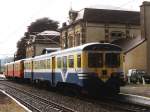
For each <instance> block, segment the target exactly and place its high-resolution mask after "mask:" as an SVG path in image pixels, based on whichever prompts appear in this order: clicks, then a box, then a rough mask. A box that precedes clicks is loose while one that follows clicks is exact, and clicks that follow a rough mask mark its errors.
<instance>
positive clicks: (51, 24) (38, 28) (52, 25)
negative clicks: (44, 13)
mask: <svg viewBox="0 0 150 112" xmlns="http://www.w3.org/2000/svg"><path fill="white" fill-rule="evenodd" d="M58 24H59V23H58V22H57V21H54V20H51V19H49V18H47V17H44V18H41V19H37V20H36V21H35V22H32V23H31V24H30V26H28V29H27V32H25V33H24V37H23V38H21V40H19V41H18V42H17V52H16V56H15V60H19V59H23V58H26V44H27V40H29V39H30V35H34V34H37V33H40V32H43V31H45V30H54V31H57V28H58Z"/></svg>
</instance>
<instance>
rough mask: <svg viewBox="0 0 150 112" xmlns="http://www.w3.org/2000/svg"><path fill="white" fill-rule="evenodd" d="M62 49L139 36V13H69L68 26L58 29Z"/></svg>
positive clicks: (89, 10) (94, 10) (118, 11)
mask: <svg viewBox="0 0 150 112" xmlns="http://www.w3.org/2000/svg"><path fill="white" fill-rule="evenodd" d="M60 33H61V36H60V45H61V48H62V49H65V48H70V47H74V46H79V45H82V44H84V43H90V42H110V43H111V42H113V41H115V40H118V39H122V38H134V37H137V36H141V30H140V13H139V12H135V11H122V10H106V9H90V8H84V9H82V10H80V11H73V10H70V11H69V24H68V25H67V24H66V23H63V25H62V28H60Z"/></svg>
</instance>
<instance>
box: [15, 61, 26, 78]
mask: <svg viewBox="0 0 150 112" xmlns="http://www.w3.org/2000/svg"><path fill="white" fill-rule="evenodd" d="M13 77H14V78H17V79H23V78H24V60H18V61H15V62H14V76H13Z"/></svg>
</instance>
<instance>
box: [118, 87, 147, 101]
mask: <svg viewBox="0 0 150 112" xmlns="http://www.w3.org/2000/svg"><path fill="white" fill-rule="evenodd" d="M120 92H121V93H125V94H132V95H138V96H143V97H148V98H150V84H145V85H142V84H130V85H126V86H123V87H121V88H120Z"/></svg>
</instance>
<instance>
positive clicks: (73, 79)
mask: <svg viewBox="0 0 150 112" xmlns="http://www.w3.org/2000/svg"><path fill="white" fill-rule="evenodd" d="M36 79H40V80H48V81H50V82H51V81H52V74H51V73H50V72H44V73H43V72H33V80H36ZM58 82H63V79H62V76H61V73H59V72H56V73H55V75H54V84H55V85H56V84H57V83H58ZM64 82H67V83H72V84H77V85H79V86H83V83H82V80H80V79H79V78H78V75H77V73H69V74H68V75H67V78H66V80H65V81H64Z"/></svg>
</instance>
